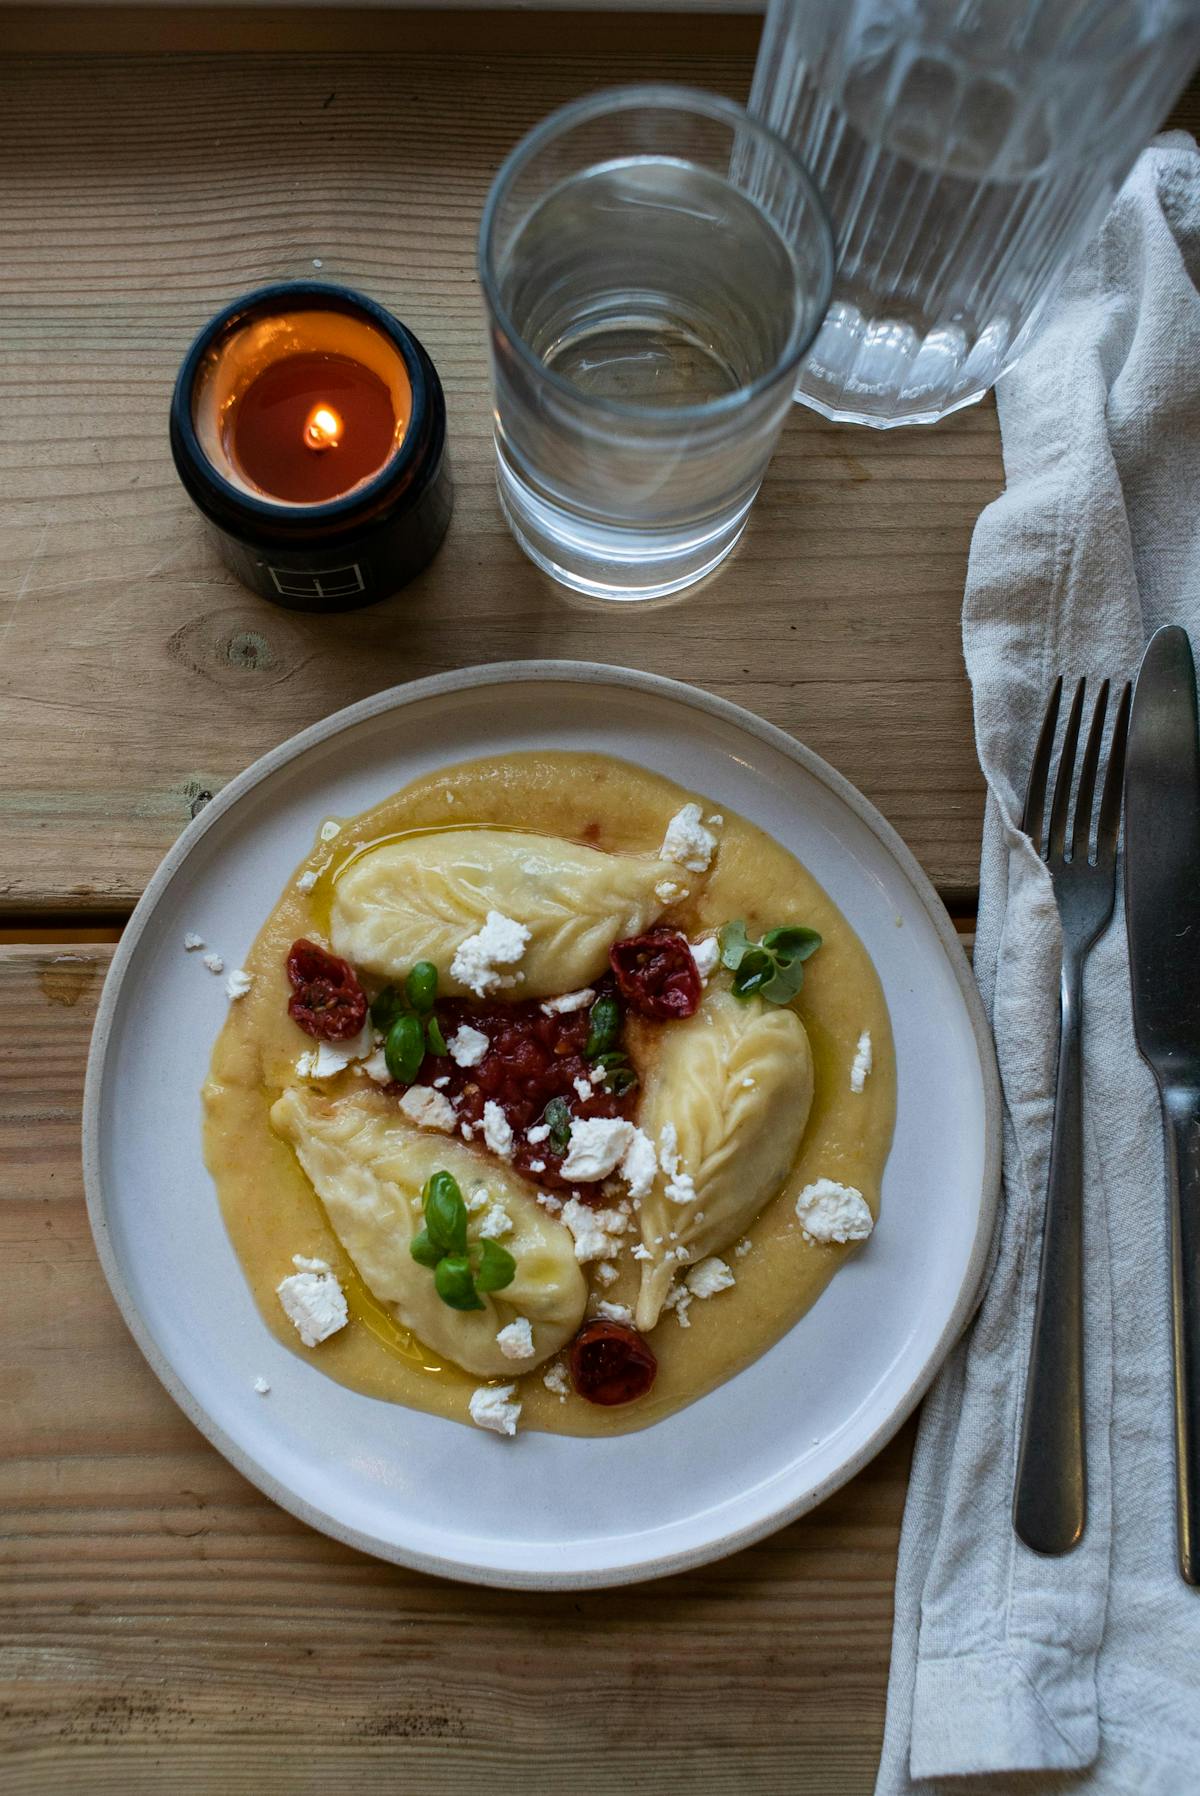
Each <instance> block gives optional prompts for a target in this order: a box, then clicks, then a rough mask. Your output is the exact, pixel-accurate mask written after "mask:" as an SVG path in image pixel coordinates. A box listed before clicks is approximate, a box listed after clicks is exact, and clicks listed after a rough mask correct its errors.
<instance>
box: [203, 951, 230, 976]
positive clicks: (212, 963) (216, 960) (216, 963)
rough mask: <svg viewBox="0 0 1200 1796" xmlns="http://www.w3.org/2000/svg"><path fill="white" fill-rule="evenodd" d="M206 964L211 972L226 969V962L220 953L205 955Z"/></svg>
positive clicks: (221, 971)
mask: <svg viewBox="0 0 1200 1796" xmlns="http://www.w3.org/2000/svg"><path fill="white" fill-rule="evenodd" d="M204 964H205V966H206V967H207V968H208V970H209V972H210V973H223V972H224V971H225V962H224V961H223V960H222V959H221V956H220V955H219V954H206V955H205V956H204Z"/></svg>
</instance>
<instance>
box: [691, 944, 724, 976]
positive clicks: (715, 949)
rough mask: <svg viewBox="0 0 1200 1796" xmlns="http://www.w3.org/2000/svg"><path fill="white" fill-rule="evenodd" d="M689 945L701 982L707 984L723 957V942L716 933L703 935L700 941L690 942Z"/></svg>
mask: <svg viewBox="0 0 1200 1796" xmlns="http://www.w3.org/2000/svg"><path fill="white" fill-rule="evenodd" d="M689 946H690V948H691V950H692V959H693V960H694V961H695V963H696V971H697V972H698V973H699V975H700V980H701V983H702V984H705V983H707V981H708V980H709V979H710V978H711V976H712V974H713V973H714V972H715V971H716V969H717V963H718V961H719V960H720V958H721V944H720V943H719V942H718V940H717V938H716V936H715V935H706V936H702V937H701V938H700V940H699V941H698V942H691V943H689Z"/></svg>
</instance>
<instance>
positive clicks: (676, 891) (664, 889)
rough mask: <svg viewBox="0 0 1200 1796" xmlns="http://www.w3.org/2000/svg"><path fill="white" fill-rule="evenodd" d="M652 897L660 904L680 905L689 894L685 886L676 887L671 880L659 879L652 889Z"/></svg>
mask: <svg viewBox="0 0 1200 1796" xmlns="http://www.w3.org/2000/svg"><path fill="white" fill-rule="evenodd" d="M654 896H655V897H656V898H657V899H658V902H659V903H660V904H682V903H683V900H684V899H685V898H687V897H688V896H689V893H688V889H687V887H686V886H680V885H676V883H675V881H674V880H673V879H660V880H659V882H658V884H657V885H656V886H655V888H654Z"/></svg>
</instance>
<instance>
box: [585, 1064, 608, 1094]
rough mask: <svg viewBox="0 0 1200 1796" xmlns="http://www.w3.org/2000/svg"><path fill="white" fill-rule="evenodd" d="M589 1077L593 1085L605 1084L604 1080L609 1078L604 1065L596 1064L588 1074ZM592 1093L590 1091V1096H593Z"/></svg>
mask: <svg viewBox="0 0 1200 1796" xmlns="http://www.w3.org/2000/svg"><path fill="white" fill-rule="evenodd" d="M588 1078H589V1079H590V1080H591V1082H592V1084H593V1085H603V1084H604V1081H605V1080H606V1079H607V1078H608V1073H607V1072H606V1071H605V1069H604V1067H602V1066H594V1067H593V1068H592V1070H591V1072H590V1073H589V1074H588ZM592 1095H593V1094H592V1093H591V1092H590V1091H589V1092H588V1096H589V1097H591V1096H592Z"/></svg>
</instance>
